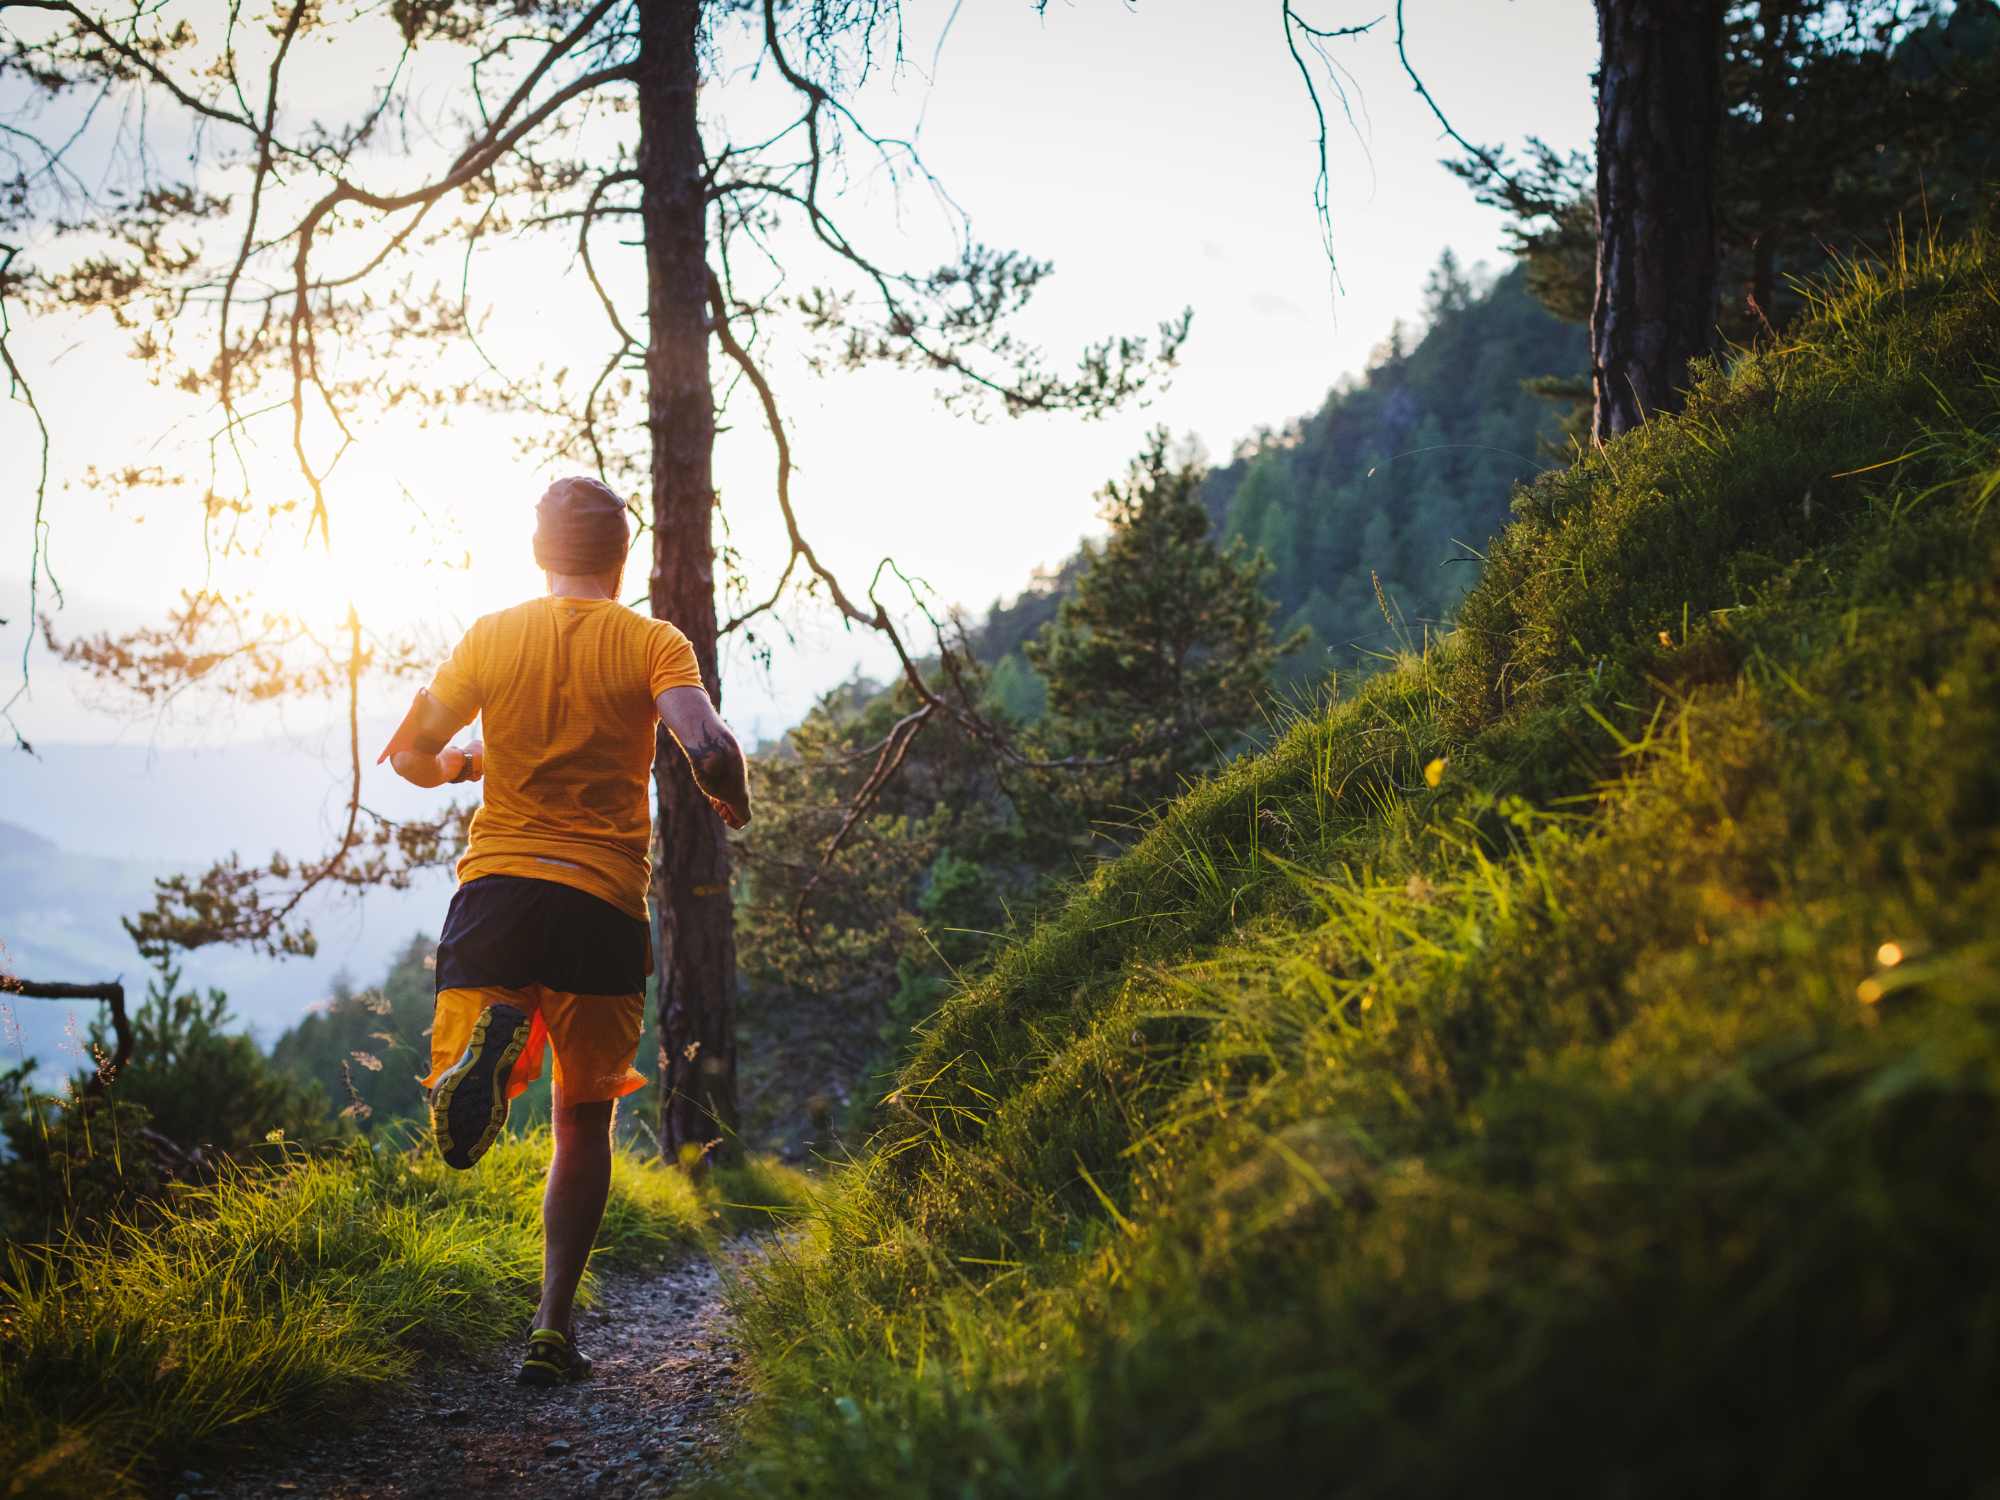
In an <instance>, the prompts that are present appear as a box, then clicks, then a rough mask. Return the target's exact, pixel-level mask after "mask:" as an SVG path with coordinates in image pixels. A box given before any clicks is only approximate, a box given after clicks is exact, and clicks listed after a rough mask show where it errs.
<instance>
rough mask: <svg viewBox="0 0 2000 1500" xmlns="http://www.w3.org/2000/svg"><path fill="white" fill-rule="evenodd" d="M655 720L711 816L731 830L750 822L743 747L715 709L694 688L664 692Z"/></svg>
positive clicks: (747, 781)
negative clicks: (677, 749) (677, 752)
mask: <svg viewBox="0 0 2000 1500" xmlns="http://www.w3.org/2000/svg"><path fill="white" fill-rule="evenodd" d="M654 707H655V708H657V709H658V710H659V713H660V722H662V723H663V724H665V725H666V726H667V732H668V733H669V734H671V735H672V736H673V737H674V740H675V742H676V743H677V744H679V746H680V747H681V751H682V753H683V754H685V755H686V756H687V758H688V769H689V770H690V771H692V772H693V773H694V784H695V785H696V786H697V787H699V788H700V789H701V794H702V795H703V796H704V797H706V798H708V805H709V806H710V807H712V808H714V809H715V815H716V816H717V817H718V818H720V819H722V821H723V822H724V823H725V824H726V825H728V826H729V827H731V828H742V827H744V826H745V825H746V824H748V823H749V821H750V771H749V767H748V765H747V764H746V763H745V762H744V759H743V747H742V746H741V745H738V744H737V743H736V736H735V735H733V734H731V733H730V732H729V726H728V725H727V724H725V723H723V722H722V720H721V719H720V718H719V717H717V715H716V712H715V705H714V704H712V703H710V702H709V701H708V694H707V693H705V692H703V691H702V690H701V689H700V688H698V687H678V688H668V689H667V690H666V691H665V692H664V693H662V694H660V696H659V697H658V698H657V699H656V700H654Z"/></svg>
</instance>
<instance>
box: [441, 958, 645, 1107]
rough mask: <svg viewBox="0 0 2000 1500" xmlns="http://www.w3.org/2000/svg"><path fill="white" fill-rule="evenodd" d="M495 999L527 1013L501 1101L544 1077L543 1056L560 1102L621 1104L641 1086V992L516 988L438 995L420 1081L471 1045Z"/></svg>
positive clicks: (535, 986) (456, 990)
mask: <svg viewBox="0 0 2000 1500" xmlns="http://www.w3.org/2000/svg"><path fill="white" fill-rule="evenodd" d="M496 1001H498V1002H503V1003H505V1004H508V1005H512V1006H517V1007H518V1008H520V1009H521V1010H524V1011H526V1012H527V1013H528V1017H529V1030H528V1045H527V1046H526V1047H524V1048H523V1049H522V1051H521V1056H520V1059H519V1060H518V1061H517V1062H516V1063H515V1064H514V1070H513V1072H512V1074H511V1075H510V1076H509V1077H508V1079H507V1097H508V1098H509V1099H513V1098H517V1097H519V1096H520V1095H521V1094H522V1093H523V1092H525V1091H526V1089H527V1087H528V1085H529V1084H531V1083H533V1082H534V1081H535V1080H536V1079H537V1078H539V1077H541V1076H542V1054H543V1053H544V1052H546V1051H548V1050H550V1049H551V1048H553V1050H554V1052H555V1055H556V1071H555V1086H556V1092H557V1094H558V1096H559V1097H560V1098H561V1100H562V1102H563V1103H565V1104H593V1103H598V1102H601V1101H603V1100H606V1099H621V1098H623V1097H624V1096H625V1095H627V1094H629V1093H632V1092H633V1091H634V1090H637V1089H642V1088H644V1087H645V1086H646V1083H647V1079H646V1075H645V1074H643V1073H641V1072H640V1071H639V1070H638V1069H637V1068H635V1067H633V1066H632V1065H633V1063H634V1062H636V1061H637V1060H638V1057H639V1030H640V1028H641V1026H643V1025H644V1024H645V1019H646V997H645V996H644V995H572V994H569V993H567V992H566V991H563V990H552V989H549V988H548V987H547V986H545V985H539V984H531V985H528V986H526V987H525V988H522V989H506V988H503V987H501V986H499V985H485V986H482V987H480V988H478V989H453V990H439V991H438V997H437V1013H436V1017H435V1019H434V1020H433V1021H432V1023H431V1071H430V1075H429V1076H428V1077H426V1078H425V1079H424V1080H423V1085H424V1087H425V1088H435V1087H436V1086H437V1081H438V1079H439V1077H441V1076H442V1075H443V1073H444V1071H445V1070H446V1069H447V1068H449V1067H450V1066H451V1065H452V1064H453V1063H455V1062H457V1061H458V1059H459V1057H460V1056H461V1055H462V1054H463V1053H464V1051H465V1049H466V1046H467V1044H468V1043H469V1042H471V1040H472V1023H473V1022H474V1021H476V1020H477V1019H478V1018H479V1013H480V1011H482V1010H484V1009H485V1008H486V1007H487V1006H489V1005H492V1004H494V1003H495V1002H496Z"/></svg>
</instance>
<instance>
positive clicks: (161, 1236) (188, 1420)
mask: <svg viewBox="0 0 2000 1500" xmlns="http://www.w3.org/2000/svg"><path fill="white" fill-rule="evenodd" d="M548 1158H549V1138H548V1135H547V1133H546V1132H545V1131H542V1132H534V1133H528V1134H524V1135H506V1136H503V1137H502V1138H501V1139H500V1141H499V1142H498V1143H496V1144H495V1146H494V1147H493V1149H492V1150H491V1151H490V1152H488V1154H487V1155H486V1156H485V1158H484V1159H483V1160H482V1161H481V1162H480V1164H479V1166H478V1168H477V1169H476V1170H474V1171H471V1172H453V1171H450V1170H448V1169H447V1168H445V1167H444V1166H443V1165H442V1164H441V1163H440V1162H438V1161H437V1160H435V1159H434V1158H432V1157H429V1156H427V1155H424V1154H420V1153H412V1152H407V1151H404V1150H401V1149H397V1148H395V1147H392V1146H377V1147H375V1148H373V1149H371V1147H370V1146H369V1145H368V1144H366V1143H349V1144H348V1145H347V1146H346V1147H345V1148H343V1149H341V1150H338V1151H335V1152H331V1153H326V1154H309V1153H305V1152H299V1151H294V1152H293V1153H292V1154H290V1155H289V1156H288V1158H287V1159H285V1160H283V1161H281V1162H279V1163H277V1164H275V1165H262V1166H257V1167H252V1168H239V1169H231V1170H228V1171H226V1172H225V1173H224V1175H223V1176H222V1177H221V1178H220V1179H219V1180H217V1181H215V1182H213V1183H210V1184H207V1185H204V1186H201V1187H194V1188H183V1189H179V1190H176V1192H175V1193H174V1196H173V1197H171V1198H170V1199H169V1200H168V1201H167V1202H166V1203H164V1204H152V1205H149V1206H148V1207H147V1209H146V1217H145V1219H144V1222H143V1223H137V1222H135V1223H132V1224H128V1225H122V1226H114V1227H112V1228H111V1229H110V1230H109V1232H101V1231H100V1232H97V1233H93V1234H90V1235H87V1236H86V1235H76V1236H71V1237H69V1238H66V1239H63V1240H60V1241H58V1242H56V1243H53V1244H50V1245H46V1246H36V1247H10V1248H8V1249H7V1250H6V1252H5V1258H4V1262H0V1476H5V1477H4V1480H0V1495H7V1496H17V1495H18V1496H29V1495H34V1496H44V1495H48V1496H63V1495H78V1496H82V1495H88V1496H92V1497H94V1500H105V1497H110V1496H117V1495H122V1494H136V1493H139V1492H140V1488H139V1487H140V1485H141V1484H142V1483H143V1482H144V1480H145V1479H146V1478H147V1476H148V1475H149V1474H156V1473H158V1472H160V1471H162V1470H163V1469H166V1468H170V1467H171V1466H172V1465H173V1464H175V1463H177V1462H180V1461H182V1460H184V1459H186V1458H188V1457H191V1456H193V1455H195V1454H197V1453H200V1452H213V1451H216V1450H219V1449H227V1448H229V1447H232V1446H242V1445H245V1444H249V1443H254V1442H256V1441H259V1440H261V1439H264V1438H267V1437H268V1436H269V1435H270V1431H271V1428H272V1425H273V1422H274V1420H276V1419H278V1418H283V1419H284V1420H285V1421H287V1422H289V1423H297V1422H300V1421H323V1420H327V1419H329V1418H337V1417H338V1416H339V1415H340V1414H341V1413H342V1412H343V1410H345V1409H348V1408H350V1407H351V1406H352V1404H353V1402H354V1401H355V1400H356V1398H357V1397H360V1396H362V1395H363V1394H365V1393H366V1392H368V1391H370V1390H372V1389H375V1388H379V1387H381V1386H383V1385H385V1384H387V1383H390V1382H393V1381H397V1380H400V1379H402V1378H404V1377H405V1376H407V1375H408V1374H410V1372H411V1371H412V1369H413V1368H414V1367H415V1366H416V1365H417V1364H418V1363H419V1362H420V1361H422V1360H424V1359H427V1358H430V1357H433V1356H436V1355H439V1354H445V1353H449V1352H450V1351H452V1350H457V1349H464V1348H469V1347H473V1346H475V1345H478V1344H481V1343H487V1342H491V1341H493V1340H495V1339H498V1338H501V1337H504V1336H508V1335H511V1334H513V1333H515V1332H517V1331H518V1330H520V1329H521V1328H523V1327H525V1326H526V1320H527V1315H528V1313H529V1311H530V1310H531V1309H532V1307H533V1305H534V1300H535V1296H536V1293H537V1291H538V1289H539V1286H540V1281H541V1219H540V1213H541V1193H542V1182H543V1175H544V1173H545V1171H546V1168H547V1165H548ZM798 1194H799V1188H798V1185H797V1179H796V1177H795V1175H794V1174H792V1173H789V1172H787V1171H786V1170H785V1169H783V1168H779V1167H775V1166H772V1165H768V1164H752V1165H750V1166H747V1167H743V1168H738V1169H734V1170H723V1171H718V1172H716V1173H714V1174H711V1176H710V1177H709V1178H708V1179H707V1180H706V1181H705V1182H704V1183H703V1184H702V1185H700V1186H696V1185H695V1184H694V1183H693V1182H691V1181H690V1179H689V1178H688V1177H687V1176H686V1175H685V1174H683V1173H681V1172H679V1171H678V1170H674V1169H671V1168H666V1167H661V1166H659V1165H657V1164H654V1163H652V1162H650V1161H647V1160H643V1159H641V1158H640V1157H638V1156H635V1155H632V1154H630V1153H627V1152H623V1151H621V1152H619V1153H618V1155H617V1157H616V1159H615V1164H614V1168H613V1172H612V1180H611V1200H610V1204H609V1206H608V1207H607V1209H606V1212H605V1216H604V1226H603V1229H602V1230H601V1231H600V1232H599V1235H598V1240H597V1248H596V1250H595V1252H594V1253H593V1256H592V1265H593V1267H596V1266H602V1265H606V1264H627V1265H631V1264H645V1263H649V1262H656V1261H660V1260H662V1259H664V1258H666V1257H668V1256H671V1255H678V1254H683V1253H686V1252H688V1251H690V1250H693V1249H697V1248H700V1247H702V1246H703V1245H705V1244H706V1243H707V1242H708V1241H709V1240H710V1239H711V1238H712V1236H713V1235H714V1233H715V1231H716V1230H717V1229H718V1228H720V1227H722V1226H723V1225H724V1224H725V1223H726V1222H729V1221H732V1220H733V1221H737V1222H742V1221H744V1220H745V1219H746V1218H754V1219H756V1220H757V1221H759V1222H761V1221H762V1220H763V1219H764V1218H765V1215H764V1214H762V1213H760V1212H758V1206H760V1205H761V1206H776V1205H780V1204H783V1203H785V1202H787V1201H793V1200H796V1198H797V1197H798ZM588 1298H589V1282H588V1280H586V1284H585V1288H584V1293H583V1300H584V1301H585V1302H586V1303H587V1301H588Z"/></svg>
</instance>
